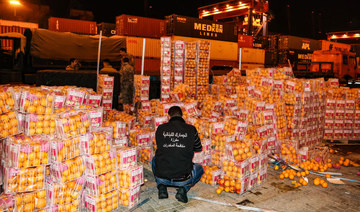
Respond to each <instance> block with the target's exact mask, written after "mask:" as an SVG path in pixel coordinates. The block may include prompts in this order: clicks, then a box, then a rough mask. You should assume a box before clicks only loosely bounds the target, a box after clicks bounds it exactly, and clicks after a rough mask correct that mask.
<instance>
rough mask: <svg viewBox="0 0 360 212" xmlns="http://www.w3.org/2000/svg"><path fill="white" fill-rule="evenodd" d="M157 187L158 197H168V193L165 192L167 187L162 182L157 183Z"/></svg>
mask: <svg viewBox="0 0 360 212" xmlns="http://www.w3.org/2000/svg"><path fill="white" fill-rule="evenodd" d="M158 189H159V199H166V198H168V197H169V194H168V192H167V187H166V186H165V185H163V184H159V185H158Z"/></svg>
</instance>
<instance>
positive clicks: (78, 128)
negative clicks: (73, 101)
mask: <svg viewBox="0 0 360 212" xmlns="http://www.w3.org/2000/svg"><path fill="white" fill-rule="evenodd" d="M55 123H56V128H57V133H58V135H59V137H61V138H62V139H67V138H71V137H76V136H78V135H83V134H85V133H87V132H89V131H90V117H89V114H88V113H86V112H82V111H74V112H72V111H70V112H65V113H62V114H60V115H59V118H57V119H56V120H55Z"/></svg>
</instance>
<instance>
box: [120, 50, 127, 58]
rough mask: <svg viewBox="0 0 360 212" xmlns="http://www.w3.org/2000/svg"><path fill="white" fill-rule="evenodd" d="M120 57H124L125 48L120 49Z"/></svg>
mask: <svg viewBox="0 0 360 212" xmlns="http://www.w3.org/2000/svg"><path fill="white" fill-rule="evenodd" d="M120 55H121V56H124V55H126V48H120Z"/></svg>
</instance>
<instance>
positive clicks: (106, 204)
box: [84, 191, 119, 212]
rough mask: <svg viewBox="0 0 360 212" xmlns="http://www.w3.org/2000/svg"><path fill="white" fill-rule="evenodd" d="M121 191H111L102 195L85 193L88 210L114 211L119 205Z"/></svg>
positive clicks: (92, 211) (93, 211) (97, 211)
mask: <svg viewBox="0 0 360 212" xmlns="http://www.w3.org/2000/svg"><path fill="white" fill-rule="evenodd" d="M118 202H119V191H111V192H109V193H106V194H102V195H100V196H92V195H90V194H85V197H84V203H85V208H86V211H89V212H102V211H113V210H115V209H117V208H118V207H119V204H118Z"/></svg>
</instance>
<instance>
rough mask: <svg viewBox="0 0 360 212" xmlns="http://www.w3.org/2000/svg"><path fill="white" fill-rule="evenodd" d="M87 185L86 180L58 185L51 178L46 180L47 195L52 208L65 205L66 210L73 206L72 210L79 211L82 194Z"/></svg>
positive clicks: (79, 179) (81, 179)
mask: <svg viewBox="0 0 360 212" xmlns="http://www.w3.org/2000/svg"><path fill="white" fill-rule="evenodd" d="M84 185H85V180H84V178H82V177H80V178H78V179H76V180H73V181H69V182H66V183H64V184H58V183H56V182H54V181H53V180H52V179H51V178H47V179H46V191H47V193H46V195H47V197H46V198H47V200H48V202H49V204H50V206H56V205H64V207H65V208H67V207H68V206H66V205H72V207H71V208H74V209H79V203H80V194H81V191H82V189H83V187H84Z"/></svg>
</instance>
